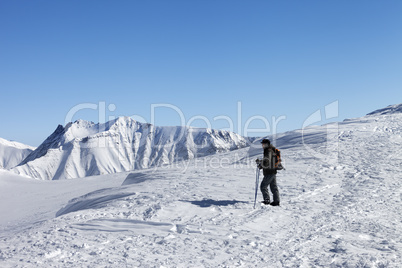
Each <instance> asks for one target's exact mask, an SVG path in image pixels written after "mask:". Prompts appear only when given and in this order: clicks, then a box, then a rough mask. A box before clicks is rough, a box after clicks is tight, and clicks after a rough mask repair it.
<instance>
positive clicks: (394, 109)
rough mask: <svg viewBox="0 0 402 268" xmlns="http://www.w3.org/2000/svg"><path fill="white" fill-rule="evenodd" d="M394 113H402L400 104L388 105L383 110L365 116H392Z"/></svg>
mask: <svg viewBox="0 0 402 268" xmlns="http://www.w3.org/2000/svg"><path fill="white" fill-rule="evenodd" d="M394 113H402V103H401V104H395V105H389V106H387V107H385V108H382V109H378V110H375V111H374V112H371V113H369V114H367V115H376V114H377V115H384V114H394Z"/></svg>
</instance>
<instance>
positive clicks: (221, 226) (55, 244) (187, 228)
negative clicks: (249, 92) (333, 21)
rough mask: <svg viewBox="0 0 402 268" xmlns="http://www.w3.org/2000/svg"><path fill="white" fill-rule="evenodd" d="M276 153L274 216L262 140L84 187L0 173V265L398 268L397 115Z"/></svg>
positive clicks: (359, 122)
mask: <svg viewBox="0 0 402 268" xmlns="http://www.w3.org/2000/svg"><path fill="white" fill-rule="evenodd" d="M77 127H78V126H77ZM63 129H64V128H63ZM67 132H68V130H67ZM102 133H103V132H102ZM275 142H276V145H277V147H278V148H279V149H281V153H282V158H283V160H284V161H285V166H286V170H282V171H280V172H278V175H277V181H278V186H279V191H280V197H281V206H279V207H271V206H264V205H260V204H259V205H258V206H257V208H256V209H253V203H254V190H255V180H256V173H255V172H256V169H255V162H254V160H255V158H257V157H260V156H261V155H262V149H261V146H260V144H259V141H258V140H256V141H255V144H253V146H250V147H246V148H243V149H239V150H234V151H227V152H224V153H222V154H215V155H209V156H206V157H201V158H194V159H191V160H187V161H183V165H182V166H178V165H167V166H162V167H159V168H157V169H142V170H138V171H129V172H121V173H115V174H107V175H100V176H94V177H87V178H83V179H80V180H57V181H39V180H32V179H29V178H24V177H21V176H19V175H17V174H14V173H11V172H9V171H5V170H0V185H1V187H0V215H2V217H0V266H1V267H38V266H40V267H82V266H91V267H92V266H93V267H400V264H401V263H402V240H401V237H402V222H401V215H402V207H401V205H400V204H401V193H402V180H401V174H402V169H401V162H402V150H401V148H402V113H389V114H378V113H376V114H373V115H369V116H364V117H362V118H354V119H349V120H345V121H344V122H340V123H331V124H328V125H324V126H316V127H311V128H308V129H306V130H304V131H302V130H296V131H290V132H287V134H286V133H283V134H281V135H279V136H278V138H277V139H276V140H275ZM49 143H50V141H49ZM49 150H51V149H49ZM46 155H47V154H46ZM261 198H262V197H261V194H260V193H258V200H261Z"/></svg>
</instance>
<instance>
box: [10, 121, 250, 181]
mask: <svg viewBox="0 0 402 268" xmlns="http://www.w3.org/2000/svg"><path fill="white" fill-rule="evenodd" d="M248 145H249V142H248V140H247V139H246V138H244V137H242V136H240V135H237V134H235V133H231V132H227V131H220V130H211V129H199V128H186V127H156V126H153V125H151V124H143V123H139V122H136V121H135V120H133V119H131V118H130V117H119V118H117V119H115V120H112V121H109V122H107V123H105V124H94V123H92V122H88V121H83V120H78V121H76V122H74V123H69V124H67V125H66V126H65V127H63V126H61V125H59V126H58V127H57V129H56V130H55V131H54V133H53V134H52V135H50V136H49V137H48V138H47V139H46V140H45V141H44V142H43V143H42V144H41V145H40V146H39V147H38V148H37V149H36V150H35V151H34V152H32V153H31V154H30V155H29V156H28V157H27V158H26V159H25V160H24V161H23V162H22V163H21V164H20V165H19V166H18V167H16V168H14V169H13V171H14V172H16V173H19V174H24V175H28V176H31V177H33V178H37V179H43V180H58V179H70V178H81V177H86V176H92V175H100V174H110V173H116V172H122V171H129V170H135V169H143V168H148V167H152V166H160V165H164V164H171V163H174V162H176V161H180V160H186V159H192V158H195V157H200V156H205V155H209V154H214V153H217V152H226V151H230V150H234V149H239V148H243V147H246V146H248Z"/></svg>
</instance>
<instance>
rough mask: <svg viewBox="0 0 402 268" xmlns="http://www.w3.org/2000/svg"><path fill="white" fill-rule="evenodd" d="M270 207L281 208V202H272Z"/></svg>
mask: <svg viewBox="0 0 402 268" xmlns="http://www.w3.org/2000/svg"><path fill="white" fill-rule="evenodd" d="M270 205H271V206H279V202H272V203H271V204H270Z"/></svg>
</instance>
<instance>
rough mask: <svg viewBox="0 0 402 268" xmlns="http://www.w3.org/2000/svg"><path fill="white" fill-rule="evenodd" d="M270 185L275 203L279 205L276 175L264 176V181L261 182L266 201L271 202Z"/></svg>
mask: <svg viewBox="0 0 402 268" xmlns="http://www.w3.org/2000/svg"><path fill="white" fill-rule="evenodd" d="M268 185H269V187H270V188H271V192H272V195H273V196H274V202H275V203H279V190H278V186H277V185H276V174H272V175H267V176H264V179H263V180H262V182H261V187H260V189H261V192H262V196H263V197H264V201H268V202H269V201H270V199H269V191H268Z"/></svg>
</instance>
